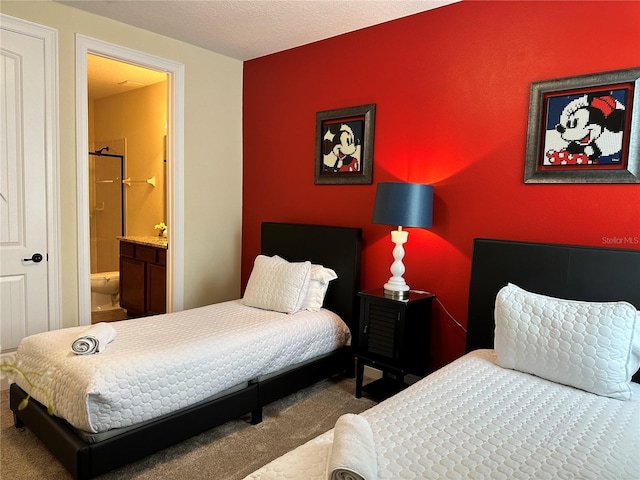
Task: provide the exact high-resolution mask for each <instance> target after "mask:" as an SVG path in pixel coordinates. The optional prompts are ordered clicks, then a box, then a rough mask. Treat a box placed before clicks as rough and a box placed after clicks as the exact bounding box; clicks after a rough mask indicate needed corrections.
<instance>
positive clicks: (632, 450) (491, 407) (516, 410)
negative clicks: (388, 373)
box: [246, 350, 640, 480]
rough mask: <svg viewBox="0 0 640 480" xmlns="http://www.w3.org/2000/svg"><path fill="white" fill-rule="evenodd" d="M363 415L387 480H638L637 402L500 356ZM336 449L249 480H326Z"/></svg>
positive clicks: (469, 362) (436, 376) (278, 463)
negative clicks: (501, 361)
mask: <svg viewBox="0 0 640 480" xmlns="http://www.w3.org/2000/svg"><path fill="white" fill-rule="evenodd" d="M636 387H639V386H638V385H636ZM636 390H637V391H636V394H640V390H639V389H638V388H636ZM360 415H362V416H363V417H364V418H365V419H366V420H367V421H368V422H369V424H370V425H371V430H372V432H373V440H374V445H375V454H376V459H377V465H378V473H377V478H378V479H379V480H382V479H388V480H397V479H420V478H449V479H456V478H457V479H469V478H491V479H501V478H502V479H515V478H548V479H557V478H580V479H594V480H595V479H599V480H603V479H611V480H621V479H629V480H633V479H636V478H638V474H639V472H640V456H638V451H639V450H638V449H639V448H640V443H639V437H640V403H638V401H626V402H624V401H619V400H614V399H610V398H607V397H601V396H598V395H594V394H591V393H588V392H584V391H582V390H578V389H575V388H572V387H566V386H564V385H560V384H557V383H554V382H550V381H547V380H544V379H541V378H537V377H534V376H532V375H529V374H526V373H522V372H518V371H513V370H508V369H504V368H501V367H499V366H498V365H496V364H495V353H494V351H493V350H476V351H474V352H471V353H469V354H467V355H466V356H464V357H462V358H460V359H458V360H456V361H455V362H453V363H451V364H449V365H447V366H446V367H444V368H442V369H440V370H438V371H437V372H435V373H433V374H431V375H430V376H429V377H427V378H425V379H423V380H421V381H419V382H418V383H416V384H414V385H412V386H410V387H409V388H407V389H405V390H403V391H402V392H400V393H399V394H397V395H395V396H394V397H392V398H390V399H388V400H385V401H384V402H382V403H380V404H378V405H376V406H375V407H373V408H371V409H369V410H367V411H365V412H363V413H361V414H360ZM332 440H333V430H331V431H329V432H326V433H324V434H323V435H321V436H319V437H317V438H315V439H313V440H311V441H309V442H308V443H306V444H304V445H302V446H300V447H298V448H297V449H295V450H293V451H291V452H289V453H287V454H285V455H284V456H282V457H280V458H278V459H276V460H274V461H273V462H271V463H269V464H267V465H265V466H264V467H263V468H262V469H260V470H258V471H256V472H254V473H252V474H251V475H249V476H248V477H246V478H247V480H268V479H299V480H324V479H326V478H327V461H328V458H329V455H330V452H331V446H332Z"/></svg>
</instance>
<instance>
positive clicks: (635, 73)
mask: <svg viewBox="0 0 640 480" xmlns="http://www.w3.org/2000/svg"><path fill="white" fill-rule="evenodd" d="M639 79H640V67H638V68H630V69H625V70H615V71H611V72H603V73H596V74H590V75H581V76H577V77H569V78H561V79H555V80H546V81H540V82H533V83H532V84H531V91H530V100H529V123H528V130H527V151H526V160H525V172H524V182H525V183H640V139H639V138H638V137H639V132H640V124H639V123H638V122H640V89H639V88H638V86H639V85H640V80H639Z"/></svg>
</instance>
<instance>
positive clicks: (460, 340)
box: [242, 1, 640, 367]
mask: <svg viewBox="0 0 640 480" xmlns="http://www.w3.org/2000/svg"><path fill="white" fill-rule="evenodd" d="M327 14H330V12H327ZM292 28H295V26H292ZM639 45H640V3H638V2H626V1H622V2H611V1H600V2H599V1H586V2H575V1H569V2H558V1H554V2H539V1H533V2H524V1H518V2H506V1H495V2H476V1H465V2H462V3H458V4H454V5H450V6H446V7H442V8H439V9H436V10H432V11H429V12H425V13H422V14H418V15H414V16H411V17H407V18H404V19H400V20H396V21H393V22H389V23H386V24H382V25H378V26H374V27H371V28H367V29H364V30H360V31H357V32H353V33H349V34H346V35H341V36H338V37H334V38H331V39H328V40H324V41H321V42H316V43H313V44H310V45H306V46H303V47H299V48H295V49H292V50H288V51H285V52H281V53H277V54H274V55H269V56H266V57H262V58H259V59H255V60H251V61H248V62H246V63H245V64H244V100H243V102H244V106H243V115H244V119H243V122H244V166H243V168H244V179H243V189H244V192H243V202H244V203H243V245H242V282H243V288H244V285H245V284H246V280H247V278H248V276H249V273H250V271H251V267H252V263H253V259H254V257H255V256H256V255H257V254H258V253H259V250H260V223H261V222H262V221H284V222H306V223H315V224H331V225H344V226H360V227H362V228H363V233H364V240H365V249H364V257H363V270H362V287H363V289H368V288H375V287H379V286H381V285H382V284H383V283H384V282H386V280H387V279H388V277H389V275H390V273H389V266H390V265H391V261H392V257H391V250H392V246H393V245H392V244H391V241H390V237H389V232H390V230H391V228H390V227H387V226H384V225H373V224H372V223H371V209H372V206H373V200H374V196H375V188H376V183H377V182H381V181H409V182H419V183H428V184H432V185H433V186H434V189H435V198H434V213H433V217H434V224H433V228H431V229H429V230H420V229H409V231H410V233H409V241H408V243H407V244H406V245H405V250H406V256H405V259H404V263H405V266H406V273H405V279H406V280H407V283H408V284H409V285H410V286H411V287H412V288H416V289H423V290H429V291H432V292H434V293H435V294H436V295H437V296H438V299H439V300H440V301H441V302H442V304H443V305H444V307H446V310H448V312H449V313H450V314H451V315H452V316H453V317H455V318H456V319H457V320H458V321H459V322H460V323H462V324H463V325H465V324H466V316H467V296H468V290H469V274H470V258H471V251H472V242H473V239H474V238H475V237H490V238H502V239H514V240H530V241H543V242H556V243H570V244H581V245H595V246H607V247H609V246H611V247H623V248H633V249H640V185H637V184H636V185H628V184H627V185H614V184H524V182H523V175H524V160H525V151H526V135H527V118H528V111H529V88H530V84H531V82H533V81H539V80H548V79H554V78H562V77H570V76H574V75H582V74H591V73H597V72H604V71H609V70H617V69H623V68H631V67H637V66H640V48H639ZM368 103H375V104H376V109H377V111H376V127H375V149H374V170H373V184H372V185H340V186H338V185H314V174H313V172H314V150H315V138H314V136H315V114H316V112H319V111H323V110H331V109H335V108H343V107H350V106H356V105H364V104H368ZM636 128H637V126H636ZM432 335H433V341H432V350H433V355H434V360H433V366H434V367H439V366H441V365H443V364H445V363H448V362H449V361H451V360H452V359H454V358H457V357H458V356H460V355H461V354H462V353H463V351H464V339H465V334H464V332H463V331H462V330H461V329H459V328H458V327H457V326H456V325H455V324H454V322H453V321H451V319H450V318H449V317H448V315H447V313H446V311H445V310H444V309H443V308H442V307H441V306H440V305H436V307H435V311H434V321H433V327H432Z"/></svg>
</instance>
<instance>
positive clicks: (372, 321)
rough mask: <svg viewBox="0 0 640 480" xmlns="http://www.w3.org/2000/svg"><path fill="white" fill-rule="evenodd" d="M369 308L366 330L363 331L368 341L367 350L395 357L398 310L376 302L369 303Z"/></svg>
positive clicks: (363, 336)
mask: <svg viewBox="0 0 640 480" xmlns="http://www.w3.org/2000/svg"><path fill="white" fill-rule="evenodd" d="M368 310H369V311H368V312H367V313H366V317H365V325H364V329H363V330H364V331H363V332H362V338H364V339H365V340H366V342H367V344H366V347H365V348H366V351H367V352H369V353H373V354H377V355H382V356H383V357H388V358H394V357H395V352H394V339H395V333H396V324H397V322H398V311H397V310H396V309H395V308H393V307H390V306H388V305H380V304H376V303H369V304H368Z"/></svg>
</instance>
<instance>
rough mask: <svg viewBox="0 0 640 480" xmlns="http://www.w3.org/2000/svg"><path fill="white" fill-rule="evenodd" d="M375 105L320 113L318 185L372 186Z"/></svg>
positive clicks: (317, 135) (317, 151) (318, 119)
mask: <svg viewBox="0 0 640 480" xmlns="http://www.w3.org/2000/svg"><path fill="white" fill-rule="evenodd" d="M375 115H376V106H375V104H370V105H361V106H358V107H349V108H342V109H338V110H327V111H324V112H318V113H316V155H315V157H316V158H315V184H342V185H344V184H370V183H371V182H372V179H373V137H374V130H375V128H374V127H375Z"/></svg>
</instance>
